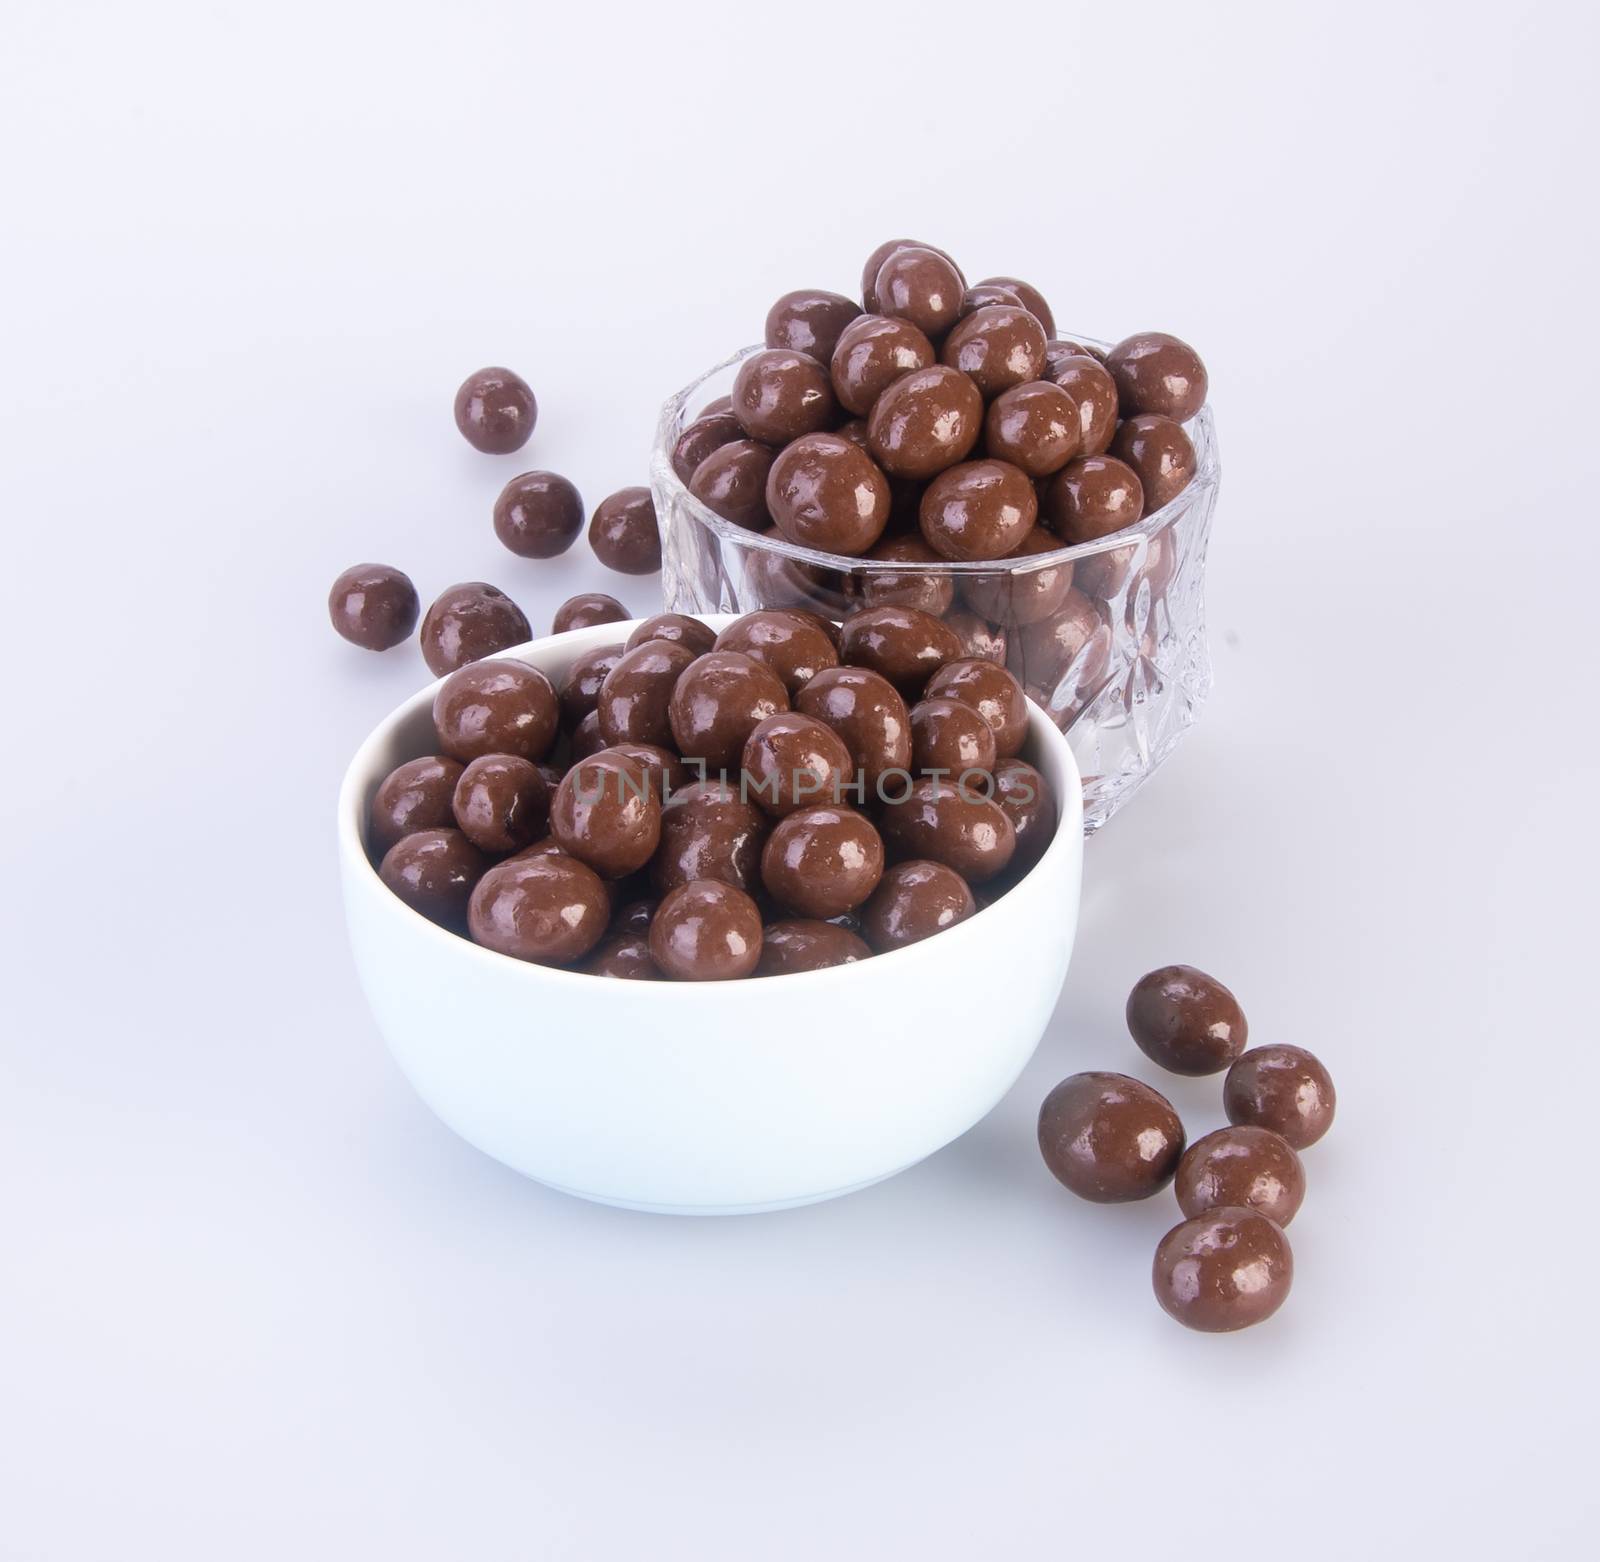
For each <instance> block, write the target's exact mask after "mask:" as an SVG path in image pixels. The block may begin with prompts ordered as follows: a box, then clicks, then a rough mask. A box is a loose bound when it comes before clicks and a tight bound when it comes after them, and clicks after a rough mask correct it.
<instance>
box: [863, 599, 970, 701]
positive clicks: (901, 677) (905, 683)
mask: <svg viewBox="0 0 1600 1562" xmlns="http://www.w3.org/2000/svg"><path fill="white" fill-rule="evenodd" d="M960 655H961V642H960V641H959V640H958V639H957V638H956V633H955V630H953V629H952V628H951V627H950V626H949V625H948V624H947V623H945V622H944V620H943V619H939V618H934V617H932V616H931V615H929V614H927V613H919V612H918V611H917V610H916V609H915V608H910V607H893V606H890V607H870V608H866V609H864V610H863V611H861V612H859V613H856V614H854V615H852V616H851V617H850V618H848V619H847V620H846V621H845V625H844V639H843V646H842V656H843V659H844V660H845V661H847V662H851V663H853V664H854V665H856V666H857V667H868V668H871V669H872V671H873V672H875V673H879V674H881V675H882V676H883V677H884V678H886V679H888V681H889V682H890V683H892V684H893V685H894V686H895V688H897V689H898V690H899V691H900V693H901V694H902V695H905V696H907V697H908V698H916V697H917V696H918V695H920V694H921V693H922V691H923V688H924V687H925V686H926V684H927V682H928V680H929V679H930V678H931V677H932V676H933V675H934V674H935V673H936V672H938V670H939V669H940V668H941V667H943V666H944V664H945V663H946V662H953V661H955V660H957V659H958V658H959V657H960Z"/></svg>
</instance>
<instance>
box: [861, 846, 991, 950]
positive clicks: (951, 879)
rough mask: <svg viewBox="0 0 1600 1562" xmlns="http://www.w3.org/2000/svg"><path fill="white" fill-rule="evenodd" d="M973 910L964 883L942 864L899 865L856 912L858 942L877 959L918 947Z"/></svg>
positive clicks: (967, 888) (885, 876) (968, 891)
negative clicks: (858, 916)
mask: <svg viewBox="0 0 1600 1562" xmlns="http://www.w3.org/2000/svg"><path fill="white" fill-rule="evenodd" d="M977 909H978V903H977V901H976V900H974V899H973V898H972V891H971V889H970V888H969V887H968V885H967V881H966V880H965V879H964V878H962V877H961V875H960V874H959V873H957V872H956V871H955V870H954V869H953V868H947V867H946V866H945V865H944V864H943V863H942V862H900V863H896V864H895V865H894V866H893V867H892V868H888V869H886V870H885V871H884V875H883V878H882V880H881V881H880V882H879V884H878V888H877V889H876V890H875V891H874V892H873V896H872V898H871V899H870V900H869V901H868V902H867V903H866V905H865V907H864V908H863V909H862V912H861V936H862V937H863V938H864V939H866V941H867V943H869V944H870V945H871V946H872V948H873V949H874V950H876V951H877V953H879V954H888V953H889V951H890V950H893V949H904V948H905V947H906V945H907V944H917V943H921V942H922V940H923V939H925V938H932V937H933V935H934V934H935V933H943V932H944V931H945V930H946V929H947V928H952V927H954V926H955V925H956V924H957V923H958V922H965V921H966V920H967V918H968V917H970V916H972V915H973V914H974V913H975V912H976V911H977Z"/></svg>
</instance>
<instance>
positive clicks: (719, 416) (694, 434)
mask: <svg viewBox="0 0 1600 1562" xmlns="http://www.w3.org/2000/svg"><path fill="white" fill-rule="evenodd" d="M743 438H744V426H743V425H742V424H741V423H740V422H739V420H738V419H737V418H736V417H734V415H733V413H732V411H728V412H718V413H713V414H712V415H711V416H710V417H704V416H702V417H698V418H696V419H695V420H694V422H693V423H691V424H689V426H688V427H687V428H686V429H684V431H683V432H682V433H681V434H680V435H678V439H677V443H676V444H674V445H673V447H672V470H673V471H674V472H676V473H677V474H678V481H679V482H680V483H682V484H684V485H685V486H686V487H687V486H688V482H689V479H690V478H691V477H693V476H694V474H695V468H696V467H698V466H699V465H700V463H701V462H702V461H704V460H705V458H706V457H707V456H709V455H710V454H711V453H712V451H714V450H720V449H721V448H722V447H723V446H724V445H730V444H732V443H733V441H734V440H736V439H743Z"/></svg>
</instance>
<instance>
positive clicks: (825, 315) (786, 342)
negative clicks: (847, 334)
mask: <svg viewBox="0 0 1600 1562" xmlns="http://www.w3.org/2000/svg"><path fill="white" fill-rule="evenodd" d="M860 314H861V305H860V304H858V303H857V302H856V301H855V300H854V299H853V298H846V297H845V296H844V295H843V294H842V293H829V292H827V291H825V290H823V289H821V288H801V289H799V290H798V291H797V292H793V293H785V294H784V295H783V297H782V298H780V299H779V300H778V301H777V303H775V304H774V305H773V306H772V308H771V309H769V310H768V311H767V332H766V343H767V346H768V347H783V348H787V349H789V351H791V352H797V353H808V354H809V355H810V356H811V357H813V358H815V359H817V360H818V362H820V363H827V362H828V360H829V359H830V358H832V356H833V349H834V347H835V345H836V344H837V343H838V340H839V336H840V333H841V332H842V331H843V330H844V328H845V327H846V326H847V325H849V324H850V322H851V321H852V320H854V319H856V318H857V317H858V316H859V315H860Z"/></svg>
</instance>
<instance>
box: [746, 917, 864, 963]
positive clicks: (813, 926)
mask: <svg viewBox="0 0 1600 1562" xmlns="http://www.w3.org/2000/svg"><path fill="white" fill-rule="evenodd" d="M871 957H872V951H871V950H870V949H869V948H867V946H866V945H865V944H864V943H863V942H862V941H861V940H860V939H859V938H857V937H856V935H855V934H854V933H852V932H851V931H850V930H849V929H848V928H843V927H839V926H837V925H836V924H834V923H832V922H814V921H810V920H806V919H795V920H787V921H782V922H769V923H768V924H767V925H766V927H765V928H763V929H762V937H761V959H760V960H759V961H758V962H757V963H756V975H757V976H792V975H794V974H795V973H796V972H799V971H821V970H825V969H826V968H827V967H828V966H832V965H853V964H854V963H855V962H856V961H857V960H868V959H870V958H871Z"/></svg>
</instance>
